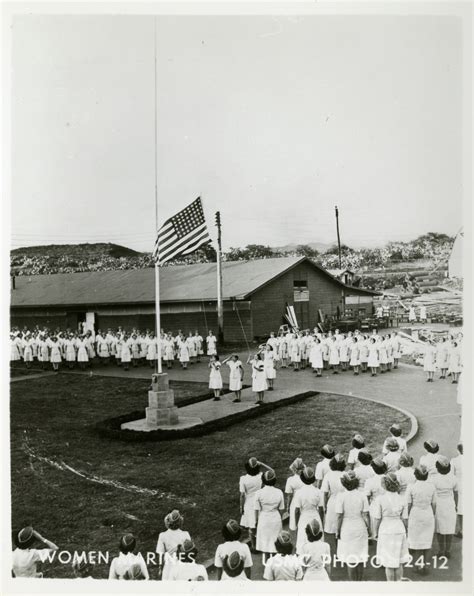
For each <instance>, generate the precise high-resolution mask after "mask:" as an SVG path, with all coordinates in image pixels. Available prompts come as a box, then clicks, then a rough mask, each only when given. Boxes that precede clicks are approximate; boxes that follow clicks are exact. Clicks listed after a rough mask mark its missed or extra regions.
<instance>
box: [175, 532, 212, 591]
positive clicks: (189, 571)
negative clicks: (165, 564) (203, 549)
mask: <svg viewBox="0 0 474 596" xmlns="http://www.w3.org/2000/svg"><path fill="white" fill-rule="evenodd" d="M197 553H198V550H197V548H196V545H195V544H194V542H193V541H192V540H185V541H184V542H183V544H180V545H179V546H178V550H177V551H176V555H177V561H176V563H175V564H173V566H172V569H171V573H170V575H169V577H168V579H169V580H170V581H187V582H199V581H207V580H208V575H207V570H206V568H205V566H204V565H201V564H200V563H196V556H197Z"/></svg>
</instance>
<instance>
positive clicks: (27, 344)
mask: <svg viewBox="0 0 474 596" xmlns="http://www.w3.org/2000/svg"><path fill="white" fill-rule="evenodd" d="M33 345H34V338H33V337H32V336H31V335H29V334H27V335H25V338H24V339H23V361H24V362H25V365H26V368H30V367H31V363H32V362H33Z"/></svg>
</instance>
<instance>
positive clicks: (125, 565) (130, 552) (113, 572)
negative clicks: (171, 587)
mask: <svg viewBox="0 0 474 596" xmlns="http://www.w3.org/2000/svg"><path fill="white" fill-rule="evenodd" d="M136 545H137V541H136V540H135V536H134V535H133V534H124V535H123V536H122V538H120V542H119V550H120V554H119V556H118V557H115V558H114V559H112V563H111V564H110V570H109V579H125V574H126V573H127V571H129V569H130V568H131V567H132V566H133V565H135V564H138V565H139V566H140V569H141V572H142V574H143V576H144V578H145V579H150V576H149V575H148V569H147V568H146V565H145V561H144V559H143V557H142V556H141V555H140V554H138V555H136V554H135V552H134V551H135V548H136Z"/></svg>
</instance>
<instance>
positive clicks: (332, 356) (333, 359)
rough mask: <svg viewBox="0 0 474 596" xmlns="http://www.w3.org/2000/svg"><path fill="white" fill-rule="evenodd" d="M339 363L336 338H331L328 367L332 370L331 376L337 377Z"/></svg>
mask: <svg viewBox="0 0 474 596" xmlns="http://www.w3.org/2000/svg"><path fill="white" fill-rule="evenodd" d="M339 362H340V360H339V345H338V342H337V341H336V336H333V337H332V338H331V341H330V343H329V366H330V367H331V368H332V373H333V375H337V374H338V372H339V370H338V369H339Z"/></svg>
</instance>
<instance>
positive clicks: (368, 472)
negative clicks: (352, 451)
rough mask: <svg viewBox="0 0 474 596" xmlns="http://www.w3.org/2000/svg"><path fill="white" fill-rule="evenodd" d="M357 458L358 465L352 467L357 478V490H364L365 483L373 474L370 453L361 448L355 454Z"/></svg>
mask: <svg viewBox="0 0 474 596" xmlns="http://www.w3.org/2000/svg"><path fill="white" fill-rule="evenodd" d="M357 459H358V461H359V465H358V466H357V467H356V468H354V472H355V474H356V476H357V478H358V479H359V488H358V490H360V491H362V492H364V491H365V483H366V481H367V480H368V479H369V478H372V476H374V475H375V472H374V470H373V468H372V465H371V464H372V456H371V455H370V453H369V452H368V451H367V449H365V447H364V448H363V449H361V450H360V451H359V453H358V454H357Z"/></svg>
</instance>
